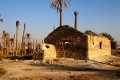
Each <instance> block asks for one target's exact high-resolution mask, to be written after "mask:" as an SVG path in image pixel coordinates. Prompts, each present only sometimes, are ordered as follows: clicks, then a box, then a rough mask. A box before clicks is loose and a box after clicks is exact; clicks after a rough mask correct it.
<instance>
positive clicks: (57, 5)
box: [50, 0, 71, 26]
mask: <svg viewBox="0 0 120 80" xmlns="http://www.w3.org/2000/svg"><path fill="white" fill-rule="evenodd" d="M69 1H71V0H53V1H52V3H51V5H50V6H51V7H52V8H54V9H57V12H60V26H62V7H63V5H64V7H65V8H66V9H67V4H70V3H69Z"/></svg>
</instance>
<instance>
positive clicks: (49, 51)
mask: <svg viewBox="0 0 120 80" xmlns="http://www.w3.org/2000/svg"><path fill="white" fill-rule="evenodd" d="M55 58H56V49H55V46H54V45H51V44H45V43H41V44H38V46H37V47H36V50H35V52H34V54H33V59H37V60H38V59H39V60H43V61H46V60H52V59H55Z"/></svg>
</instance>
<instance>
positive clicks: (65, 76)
mask: <svg viewBox="0 0 120 80" xmlns="http://www.w3.org/2000/svg"><path fill="white" fill-rule="evenodd" d="M0 66H2V67H4V68H5V69H6V70H7V74H5V75H4V76H0V80H120V58H119V57H115V56H101V57H97V58H94V59H93V60H88V61H86V60H73V59H68V58H61V59H55V60H54V61H52V62H49V63H43V62H41V61H40V60H8V59H4V60H2V61H0Z"/></svg>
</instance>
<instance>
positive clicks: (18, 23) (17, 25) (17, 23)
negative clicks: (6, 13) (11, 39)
mask: <svg viewBox="0 0 120 80" xmlns="http://www.w3.org/2000/svg"><path fill="white" fill-rule="evenodd" d="M19 25H20V22H19V21H16V54H15V56H17V54H18V27H19Z"/></svg>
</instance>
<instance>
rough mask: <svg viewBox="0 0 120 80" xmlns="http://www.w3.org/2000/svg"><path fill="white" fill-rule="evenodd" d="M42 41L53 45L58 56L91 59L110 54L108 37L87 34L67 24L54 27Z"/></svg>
mask: <svg viewBox="0 0 120 80" xmlns="http://www.w3.org/2000/svg"><path fill="white" fill-rule="evenodd" d="M44 42H45V43H47V44H53V45H54V46H55V48H56V56H57V57H58V58H61V57H66V58H74V59H92V58H94V57H97V56H101V55H111V45H110V40H109V39H108V38H106V37H104V36H100V35H87V34H84V33H82V32H80V31H78V30H76V29H74V28H72V27H70V26H68V25H65V26H61V27H58V28H56V29H55V30H54V31H53V32H51V33H50V34H49V35H48V36H47V37H46V38H45V40H44Z"/></svg>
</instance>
